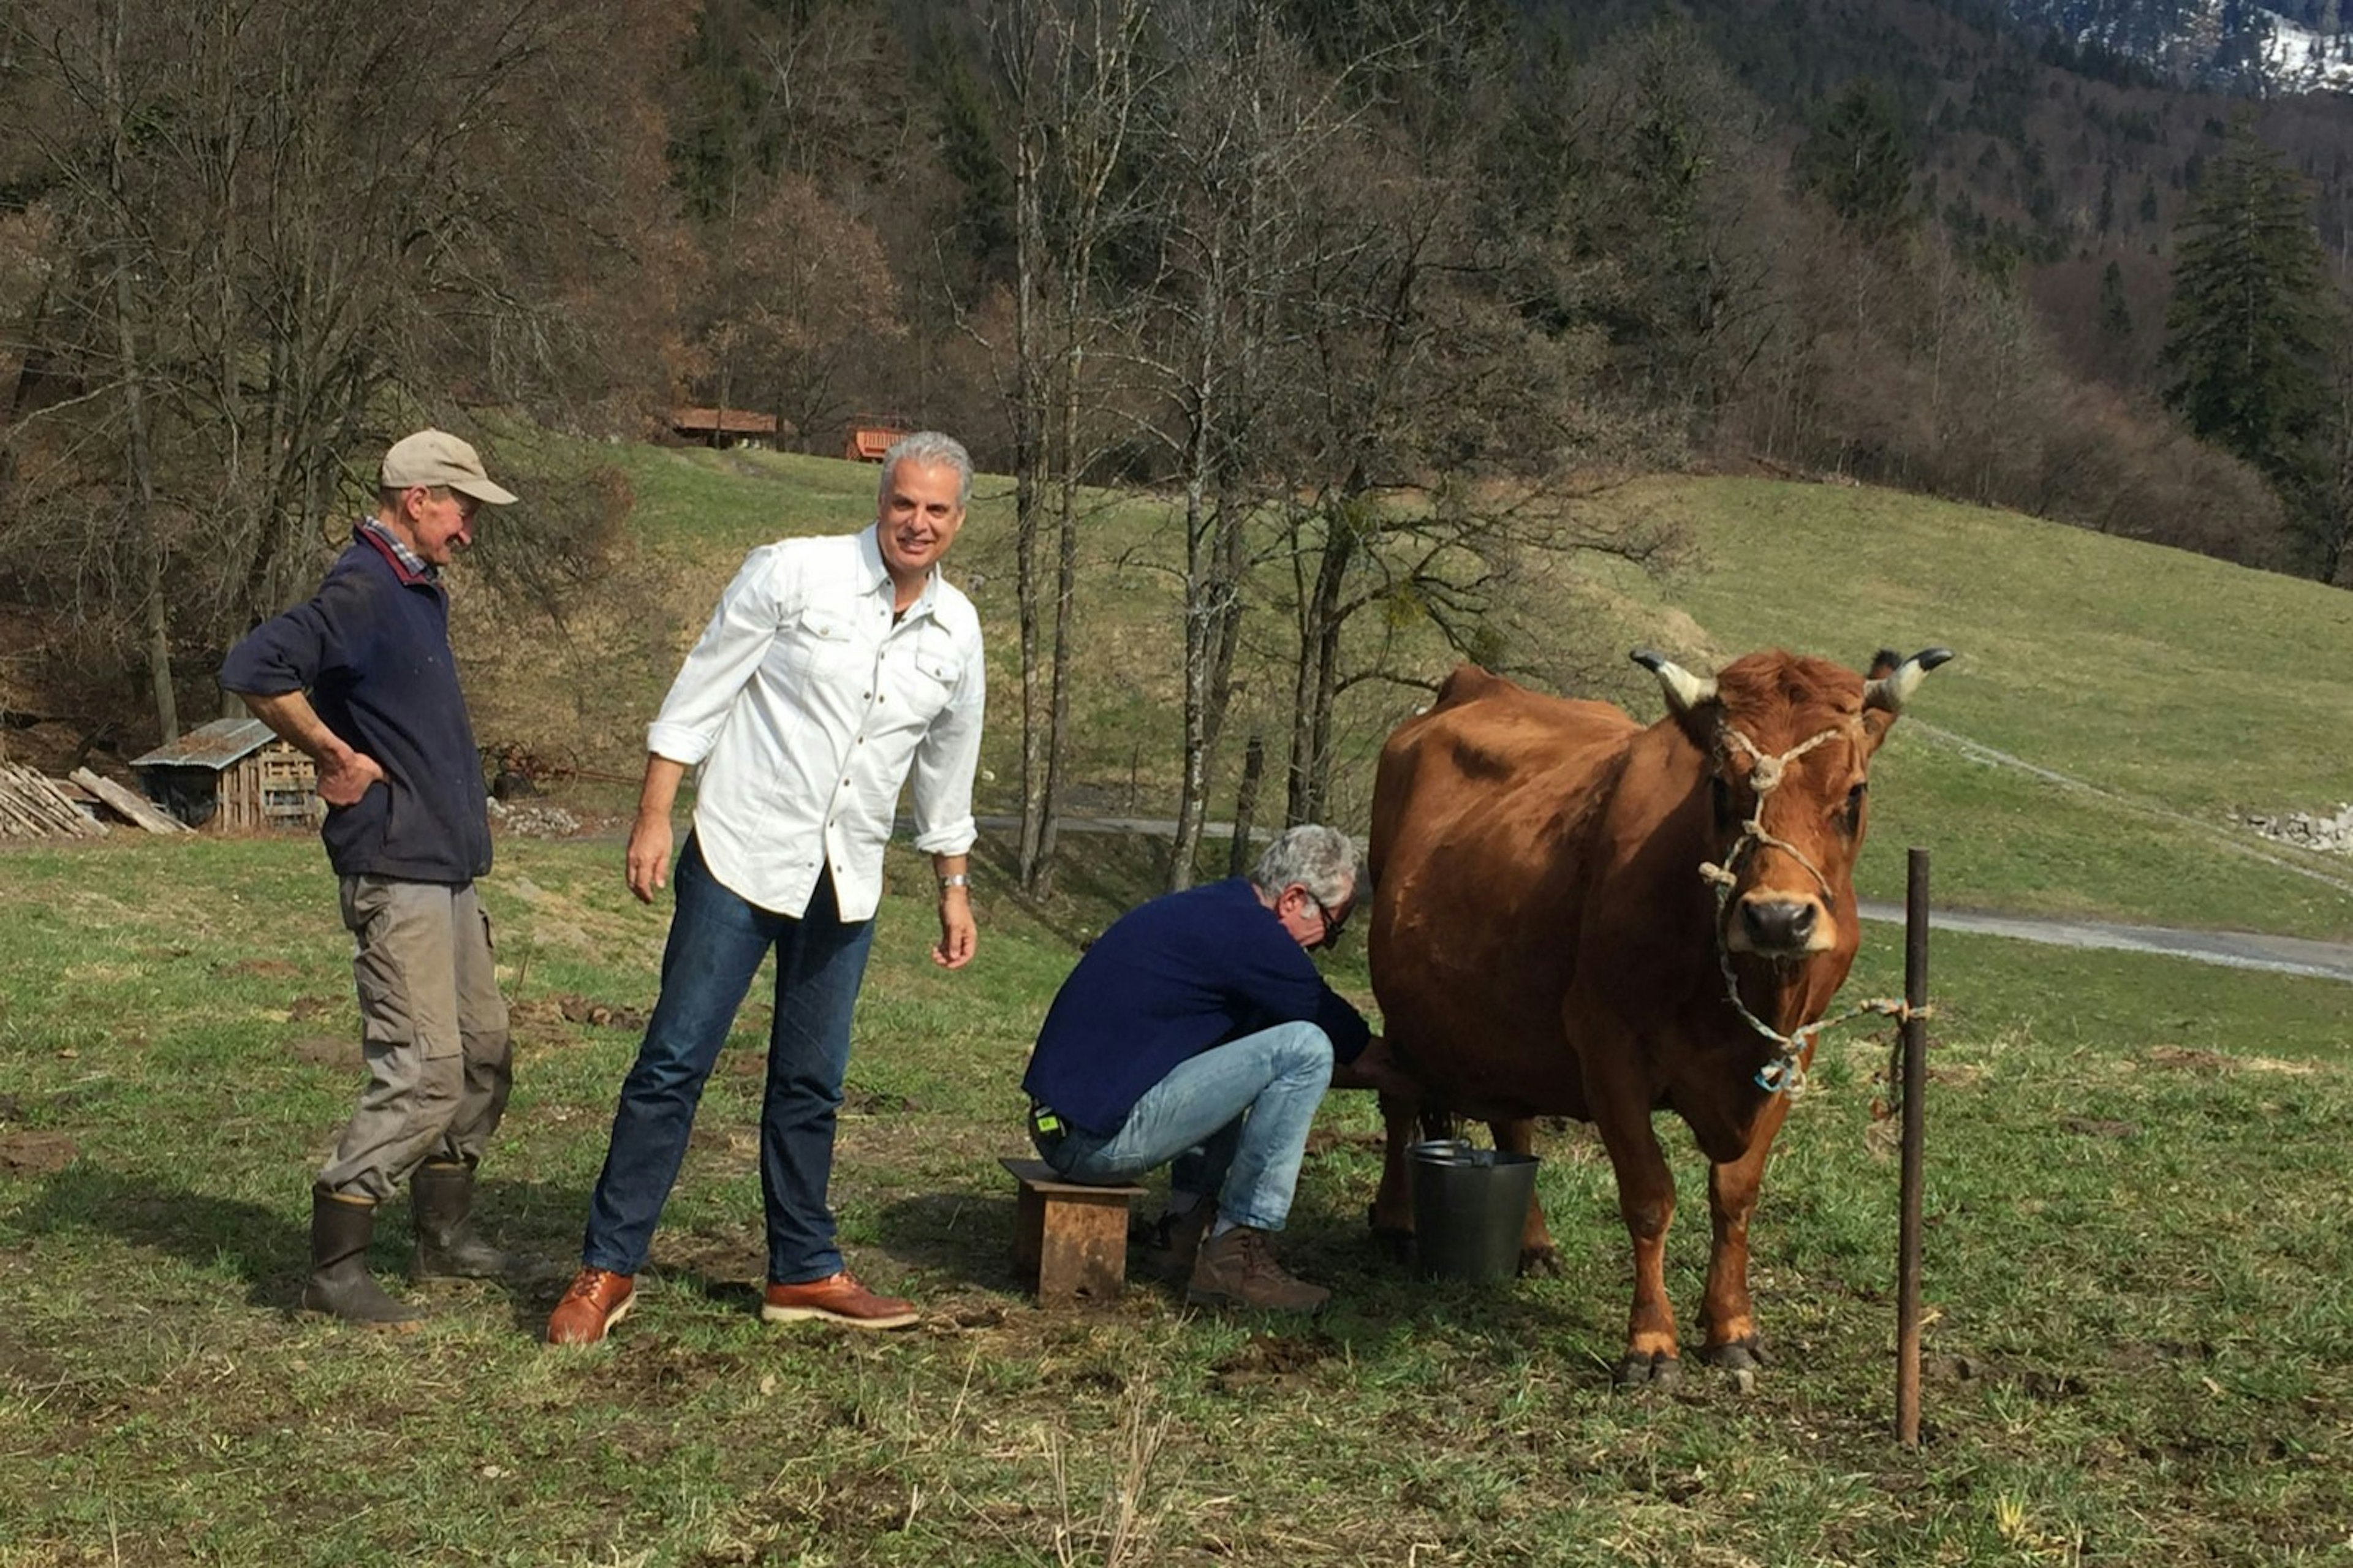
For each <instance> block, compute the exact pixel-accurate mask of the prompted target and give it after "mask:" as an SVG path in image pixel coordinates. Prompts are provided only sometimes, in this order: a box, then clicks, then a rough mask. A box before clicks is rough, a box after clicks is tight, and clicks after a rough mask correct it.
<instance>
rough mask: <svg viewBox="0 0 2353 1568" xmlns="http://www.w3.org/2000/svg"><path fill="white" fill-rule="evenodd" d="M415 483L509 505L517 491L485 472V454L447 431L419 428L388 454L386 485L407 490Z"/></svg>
mask: <svg viewBox="0 0 2353 1568" xmlns="http://www.w3.org/2000/svg"><path fill="white" fill-rule="evenodd" d="M412 485H429V486H432V487H433V488H435V489H445V488H446V489H453V490H457V491H459V492H460V493H461V494H464V495H470V496H472V497H473V498H474V499H475V500H485V501H488V502H490V503H491V505H492V506H507V505H510V504H512V502H513V500H514V499H515V494H514V492H513V491H512V490H511V489H505V488H504V487H502V486H500V485H494V484H492V483H491V476H490V475H488V474H487V473H484V472H483V471H482V455H481V454H480V452H477V451H475V450H474V448H473V447H471V446H470V445H468V444H467V443H466V442H463V441H460V440H459V439H458V437H455V436H452V435H450V434H449V432H448V431H447V430H419V431H418V432H417V434H416V435H414V436H404V437H401V438H400V439H399V440H397V441H395V442H394V443H393V444H392V449H391V450H390V451H388V452H386V453H385V455H384V487H385V489H393V490H405V489H408V488H409V487H410V486H412Z"/></svg>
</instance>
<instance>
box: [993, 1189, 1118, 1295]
mask: <svg viewBox="0 0 2353 1568" xmlns="http://www.w3.org/2000/svg"><path fill="white" fill-rule="evenodd" d="M997 1163H998V1164H1000V1165H1003V1166H1004V1167H1005V1168H1006V1170H1008V1172H1010V1173H1012V1175H1013V1179H1014V1180H1015V1181H1016V1182H1018V1183H1019V1184H1020V1185H1021V1191H1020V1198H1019V1205H1020V1207H1019V1210H1018V1213H1017V1214H1016V1215H1014V1220H1013V1267H1014V1268H1015V1270H1016V1271H1017V1272H1018V1273H1019V1275H1020V1276H1021V1282H1022V1283H1023V1284H1025V1285H1027V1286H1029V1288H1030V1289H1033V1290H1035V1291H1036V1292H1037V1293H1038V1300H1039V1303H1040V1304H1046V1303H1052V1302H1070V1301H1077V1300H1090V1301H1114V1300H1118V1299H1119V1293H1120V1290H1121V1289H1123V1288H1124V1286H1125V1285H1126V1283H1127V1205H1128V1200H1129V1199H1131V1198H1133V1197H1134V1196H1135V1195H1136V1194H1139V1193H1141V1192H1143V1191H1144V1190H1145V1189H1144V1188H1142V1187H1132V1186H1116V1187H1113V1186H1092V1185H1089V1184H1086V1183H1084V1182H1066V1181H1064V1180H1063V1179H1062V1178H1061V1177H1060V1176H1058V1175H1056V1174H1055V1173H1054V1167H1053V1166H1051V1165H1049V1164H1048V1163H1046V1162H1045V1161H1043V1160H1011V1159H1001V1160H999V1161H998V1162H997Z"/></svg>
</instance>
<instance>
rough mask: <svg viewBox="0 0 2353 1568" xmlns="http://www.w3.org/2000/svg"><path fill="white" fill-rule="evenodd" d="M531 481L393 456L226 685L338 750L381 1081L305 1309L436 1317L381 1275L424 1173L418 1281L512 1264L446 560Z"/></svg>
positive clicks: (503, 1082) (484, 866)
mask: <svg viewBox="0 0 2353 1568" xmlns="http://www.w3.org/2000/svg"><path fill="white" fill-rule="evenodd" d="M514 499H515V498H514V496H513V495H512V493H511V492H510V491H508V490H506V489H503V488H502V487H501V486H499V485H496V484H493V483H491V479H490V476H489V475H488V474H486V473H485V472H484V471H483V468H482V459H481V458H480V456H479V455H477V454H476V452H475V451H474V448H473V447H470V446H469V445H468V444H467V443H465V442H463V441H461V440H459V438H458V437H455V436H451V435H448V434H447V433H446V432H443V431H439V430H420V431H418V432H417V434H416V435H414V436H410V437H406V438H405V439H403V440H401V441H399V442H396V443H395V444H394V446H393V447H392V448H391V449H390V450H389V451H387V452H385V456H384V466H383V468H382V469H381V470H380V474H379V483H378V487H377V490H376V510H375V516H373V517H371V518H367V519H365V520H364V521H361V522H360V523H359V525H358V526H357V527H355V528H353V530H352V543H351V545H350V547H349V548H348V549H346V550H345V551H344V552H343V554H342V555H341V556H340V557H338V558H337V560H336V561H335V563H334V564H333V565H332V567H330V568H329V569H328V571H327V577H326V581H325V582H323V583H322V584H320V587H319V591H318V593H317V594H316V595H314V596H312V597H311V600H310V601H309V602H308V603H306V604H301V605H296V606H294V607H293V608H292V609H290V610H288V611H287V612H286V613H285V614H284V615H282V616H279V617H278V618H277V619H275V620H272V621H269V622H267V623H265V624H264V625H262V626H258V627H256V628H255V629H254V630H253V632H252V633H251V634H250V635H248V637H246V638H245V640H244V641H243V642H240V643H239V644H237V647H235V648H234V649H232V650H231V651H230V653H229V656H228V661H227V663H226V664H224V665H223V666H222V667H221V672H220V683H221V685H222V686H223V687H224V688H226V689H228V690H230V691H234V692H236V693H237V694H238V695H239V696H241V697H243V698H244V699H245V703H246V706H247V707H248V708H250V709H251V710H253V712H254V714H255V715H256V716H257V717H258V718H259V719H260V720H261V721H263V722H264V723H266V724H268V725H269V727H270V729H272V730H274V731H277V732H278V733H279V734H280V735H281V736H283V737H284V738H285V739H286V740H288V741H290V742H293V744H294V745H296V746H298V747H300V748H301V750H302V751H303V752H307V753H308V754H309V755H310V757H311V760H312V761H313V762H315V763H317V764H318V769H319V795H320V797H321V798H322V799H323V800H324V801H325V802H326V803H327V819H326V822H325V824H324V826H322V828H321V830H320V832H321V837H323V838H324V839H325V840H326V844H327V858H328V861H329V862H330V863H331V864H332V866H333V867H334V869H335V875H336V878H337V880H338V882H339V884H340V888H341V893H342V903H343V924H344V925H345V926H346V927H348V928H349V929H350V931H351V932H352V936H353V943H354V947H353V956H352V970H353V977H354V978H355V979H356V981H357V982H358V986H359V998H360V1022H361V1033H362V1037H363V1041H364V1055H365V1058H366V1061H367V1069H368V1082H367V1087H366V1088H365V1089H363V1090H362V1091H361V1094H360V1102H359V1109H358V1110H357V1111H356V1112H354V1113H353V1117H352V1119H351V1121H350V1123H349V1124H348V1125H347V1126H345V1127H344V1129H343V1137H342V1140H341V1141H340V1142H338V1144H337V1145H336V1148H335V1152H334V1153H333V1155H332V1157H331V1158H330V1159H329V1160H328V1161H327V1163H326V1165H325V1167H324V1168H323V1169H322V1170H321V1171H320V1173H319V1176H318V1180H317V1181H316V1183H315V1184H313V1186H312V1188H311V1278H310V1280H309V1282H308V1283H307V1284H306V1285H305V1286H304V1287H303V1290H302V1305H303V1306H304V1308H306V1309H308V1310H311V1311H319V1312H325V1313H328V1314H331V1315H332V1316H334V1317H337V1318H342V1319H344V1320H347V1321H353V1322H357V1323H363V1324H366V1325H369V1326H371V1327H376V1328H390V1329H400V1330H406V1329H409V1328H413V1327H415V1326H416V1323H417V1316H418V1315H417V1312H416V1311H415V1310H413V1309H412V1308H410V1307H409V1306H407V1305H406V1303H404V1302H402V1301H399V1300H396V1299H394V1298H393V1297H391V1296H389V1295H387V1294H386V1293H385V1291H384V1289H382V1288H381V1287H379V1286H378V1285H377V1284H376V1282H375V1279H373V1278H372V1277H371V1276H370V1275H369V1273H368V1268H367V1251H368V1243H369V1240H370V1238H371V1237H372V1236H373V1235H374V1232H375V1210H376V1205H378V1204H379V1203H381V1202H383V1201H384V1200H385V1198H387V1197H390V1196H391V1195H392V1194H395V1193H396V1192H398V1191H399V1190H400V1184H401V1182H402V1181H403V1180H404V1179H408V1180H410V1209H411V1214H412V1216H413V1218H414V1221H415V1224H416V1227H417V1253H416V1263H415V1268H414V1273H415V1275H416V1277H417V1278H418V1279H431V1278H440V1277H452V1276H467V1277H486V1276H491V1275H497V1274H501V1273H504V1272H506V1270H507V1267H508V1264H509V1261H510V1260H509V1259H508V1258H507V1257H506V1255H505V1254H504V1253H502V1252H500V1251H499V1250H498V1249H497V1248H495V1247H491V1246H490V1245H489V1244H488V1243H487V1242H484V1241H483V1240H481V1239H480V1237H477V1236H475V1235H474V1233H473V1231H472V1229H471V1227H470V1223H469V1219H468V1215H469V1213H470V1210H471V1208H472V1206H473V1192H474V1167H475V1165H476V1163H478V1162H479V1161H480V1159H481V1155H482V1149H483V1146H484V1145H485V1144H486V1143H487V1142H489V1141H490V1136H491V1131H492V1130H493V1129H495V1128H496V1127H497V1126H498V1124H499V1118H500V1116H501V1113H502V1112H503V1111H504V1110H505V1109H506V1101H507V1089H508V1086H509V1083H510V1081H511V1069H510V1051H509V1045H508V1036H507V1007H506V1002H505V999H504V998H502V997H501V995H500V994H499V987H498V978H497V972H496V969H495V966H494V960H493V959H492V957H491V928H490V918H489V916H487V915H486V914H484V913H483V911H482V906H481V902H480V900H479V899H477V898H476V897H475V893H474V879H476V878H477V877H480V876H481V875H483V874H484V873H485V872H487V871H488V870H489V869H490V868H491V828H490V817H489V813H488V809H487V807H486V806H485V805H484V792H483V789H482V766H481V759H480V754H479V753H478V752H476V751H475V748H474V727H473V722H472V721H471V720H470V718H469V717H468V716H467V713H466V699H465V696H464V694H463V693H461V692H460V691H459V689H458V668H457V660H456V658H455V657H454V656H453V655H452V653H451V652H450V648H449V599H448V594H447V593H446V592H445V591H444V590H443V589H442V586H441V569H442V568H443V567H445V566H447V565H448V563H449V562H450V559H451V557H452V555H453V554H454V553H455V552H457V551H458V550H460V549H462V548H464V547H466V546H467V545H470V544H471V543H472V542H473V539H474V513H475V510H476V509H477V508H479V507H480V505H481V503H483V502H484V501H488V502H489V503H491V505H492V506H505V505H508V504H509V503H511V502H512V501H513V500H514Z"/></svg>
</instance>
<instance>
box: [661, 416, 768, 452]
mask: <svg viewBox="0 0 2353 1568" xmlns="http://www.w3.org/2000/svg"><path fill="white" fill-rule="evenodd" d="M670 432H671V434H673V435H675V436H677V437H680V438H681V439H683V440H688V441H692V442H695V443H696V444H698V445H700V446H704V447H758V448H760V449H761V450H763V451H765V450H767V449H769V448H771V447H775V446H776V437H777V435H778V434H779V432H778V429H777V426H776V416H775V415H773V414H754V413H752V412H750V411H749V410H747V409H742V408H673V409H671V410H670Z"/></svg>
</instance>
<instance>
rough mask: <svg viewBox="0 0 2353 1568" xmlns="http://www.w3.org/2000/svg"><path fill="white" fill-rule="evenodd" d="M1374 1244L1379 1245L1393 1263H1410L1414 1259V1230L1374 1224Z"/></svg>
mask: <svg viewBox="0 0 2353 1568" xmlns="http://www.w3.org/2000/svg"><path fill="white" fill-rule="evenodd" d="M1373 1245H1374V1246H1376V1247H1379V1248H1380V1249H1381V1251H1382V1253H1383V1254H1384V1255H1386V1256H1387V1257H1388V1260H1389V1261H1390V1262H1391V1263H1398V1264H1410V1263H1411V1262H1412V1261H1413V1232H1411V1231H1409V1230H1398V1229H1395V1228H1393V1227H1390V1226H1380V1225H1376V1226H1373Z"/></svg>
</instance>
